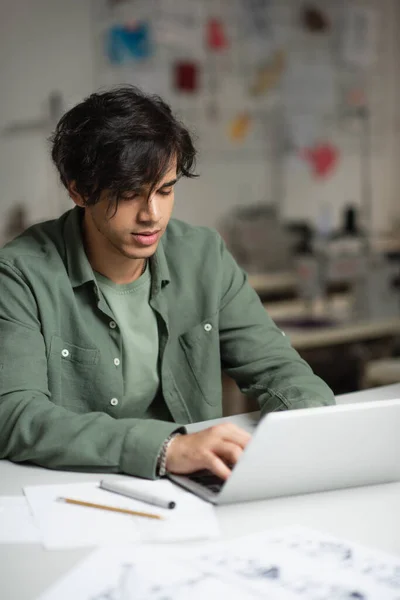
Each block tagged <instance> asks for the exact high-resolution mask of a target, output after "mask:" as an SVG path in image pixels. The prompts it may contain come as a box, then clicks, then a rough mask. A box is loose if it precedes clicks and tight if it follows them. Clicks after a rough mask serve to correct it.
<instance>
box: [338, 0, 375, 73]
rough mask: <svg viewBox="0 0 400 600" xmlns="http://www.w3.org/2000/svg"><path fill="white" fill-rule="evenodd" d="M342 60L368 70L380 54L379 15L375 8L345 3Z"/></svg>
mask: <svg viewBox="0 0 400 600" xmlns="http://www.w3.org/2000/svg"><path fill="white" fill-rule="evenodd" d="M345 7H346V8H345V19H344V30H343V38H342V58H343V60H344V61H345V62H347V63H348V64H350V65H353V66H356V67H361V68H368V67H371V66H372V65H374V64H375V63H376V60H377V54H378V15H377V13H376V11H375V10H374V9H373V8H369V7H366V6H357V5H352V4H351V3H349V2H348V3H345Z"/></svg>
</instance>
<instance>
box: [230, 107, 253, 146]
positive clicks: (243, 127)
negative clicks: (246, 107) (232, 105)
mask: <svg viewBox="0 0 400 600" xmlns="http://www.w3.org/2000/svg"><path fill="white" fill-rule="evenodd" d="M250 125H251V116H250V115H249V114H248V113H242V114H239V115H237V116H236V117H235V118H234V119H232V121H231V122H230V123H229V128H228V130H229V137H230V139H231V141H232V142H243V141H244V140H245V139H246V137H247V135H248V133H249V130H250Z"/></svg>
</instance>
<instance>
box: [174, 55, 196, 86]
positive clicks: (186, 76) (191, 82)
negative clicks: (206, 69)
mask: <svg viewBox="0 0 400 600" xmlns="http://www.w3.org/2000/svg"><path fill="white" fill-rule="evenodd" d="M198 87H199V67H198V65H197V64H196V63H195V62H177V63H176V64H175V88H176V89H177V90H178V91H180V92H189V93H194V92H196V91H197V89H198Z"/></svg>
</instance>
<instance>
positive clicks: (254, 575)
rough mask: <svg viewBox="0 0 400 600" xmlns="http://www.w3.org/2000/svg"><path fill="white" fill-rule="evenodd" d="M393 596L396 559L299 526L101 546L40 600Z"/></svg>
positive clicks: (399, 573) (369, 599) (383, 599)
mask: <svg viewBox="0 0 400 600" xmlns="http://www.w3.org/2000/svg"><path fill="white" fill-rule="evenodd" d="M71 597H73V598H74V600H104V599H105V598H107V600H162V599H164V600H165V599H166V598H168V599H170V600H187V599H188V598H190V600H200V599H204V598H207V600H214V599H215V600H217V598H218V600H219V599H220V598H231V599H232V600H236V599H238V600H239V599H241V600H248V599H250V598H254V599H256V598H259V599H261V598H262V599H263V600H398V598H399V597H400V559H399V558H398V557H397V558H396V557H392V556H390V555H387V554H384V553H381V552H377V551H374V550H371V549H368V548H364V547H362V546H359V545H356V544H352V543H351V542H347V541H342V540H338V539H336V538H333V537H331V536H326V535H324V534H321V533H318V532H314V531H311V530H308V529H303V528H290V529H286V530H282V531H272V532H271V531H268V532H264V533H260V534H257V535H254V536H248V537H244V538H239V539H236V540H232V541H230V542H220V543H216V544H206V545H204V546H203V547H202V548H200V549H185V550H184V551H183V550H182V549H179V547H165V548H164V549H163V550H160V548H159V547H158V548H151V547H144V548H140V549H139V547H138V546H136V547H132V546H131V547H127V546H125V547H115V548H112V549H111V548H102V549H99V550H98V551H96V552H95V553H93V554H92V555H91V556H90V557H89V558H88V559H86V560H85V561H84V562H82V563H81V564H80V565H79V566H78V567H77V568H75V569H74V570H73V571H71V573H70V574H68V575H67V576H66V577H65V578H64V579H62V580H60V581H59V582H58V584H56V585H55V586H54V587H53V588H51V589H50V590H48V592H46V593H45V594H44V595H42V596H41V597H40V599H39V600H70V598H71Z"/></svg>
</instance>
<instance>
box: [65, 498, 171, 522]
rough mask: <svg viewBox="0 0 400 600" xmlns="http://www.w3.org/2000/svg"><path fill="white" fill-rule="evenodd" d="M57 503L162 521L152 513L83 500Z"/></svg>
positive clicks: (161, 518) (68, 499) (66, 499)
mask: <svg viewBox="0 0 400 600" xmlns="http://www.w3.org/2000/svg"><path fill="white" fill-rule="evenodd" d="M58 500H59V501H62V502H66V503H67V504H76V505H77V506H86V507H88V508H98V509H101V510H110V511H112V512H117V513H123V514H124V515H132V516H134V517H146V518H148V519H159V520H161V521H162V520H163V519H164V517H161V516H160V515H155V514H153V513H147V512H139V511H137V510H129V509H127V508H118V507H117V506H108V505H106V504H94V503H93V502H84V501H83V500H74V499H73V498H62V497H60V498H58Z"/></svg>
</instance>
